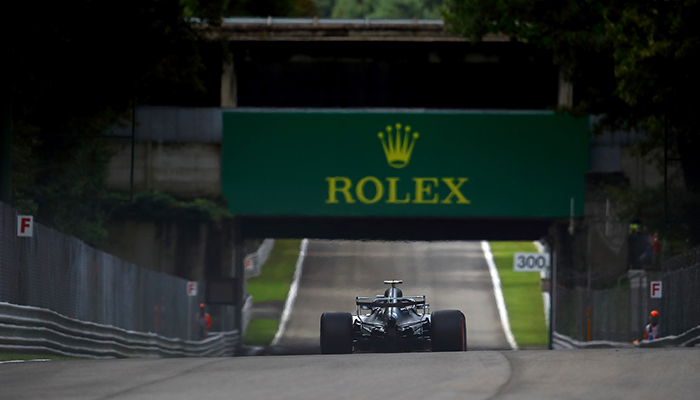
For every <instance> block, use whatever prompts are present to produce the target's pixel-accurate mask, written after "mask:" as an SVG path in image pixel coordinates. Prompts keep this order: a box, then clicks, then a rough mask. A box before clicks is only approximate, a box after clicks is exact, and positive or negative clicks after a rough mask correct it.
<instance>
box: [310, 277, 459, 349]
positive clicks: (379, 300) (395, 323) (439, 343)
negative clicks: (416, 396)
mask: <svg viewBox="0 0 700 400" xmlns="http://www.w3.org/2000/svg"><path fill="white" fill-rule="evenodd" d="M384 283H385V284H390V285H391V287H390V288H388V289H387V290H386V291H385V292H384V295H377V296H375V297H356V298H355V308H356V310H355V315H354V316H353V315H352V314H350V313H348V312H327V313H323V314H322V315H321V353H322V354H347V353H352V352H353V351H375V352H399V351H419V350H432V351H466V350H467V324H466V318H465V317H464V314H462V312H461V311H459V310H443V311H435V312H433V313H432V314H431V313H430V306H429V305H428V304H426V303H425V296H404V295H403V293H402V291H401V289H399V288H397V287H396V285H397V284H400V283H403V282H402V281H400V280H391V281H384Z"/></svg>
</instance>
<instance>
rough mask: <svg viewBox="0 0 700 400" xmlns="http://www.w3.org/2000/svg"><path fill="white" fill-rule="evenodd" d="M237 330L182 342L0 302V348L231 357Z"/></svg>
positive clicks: (65, 353) (74, 353)
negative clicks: (199, 339)
mask: <svg viewBox="0 0 700 400" xmlns="http://www.w3.org/2000/svg"><path fill="white" fill-rule="evenodd" d="M238 338H239V334H238V331H231V332H218V333H210V336H209V337H208V338H207V339H204V340H201V341H188V340H182V339H174V338H167V337H164V336H160V335H157V334H155V333H143V332H135V331H129V330H125V329H121V328H117V327H113V326H108V325H101V324H96V323H93V322H85V321H80V320H77V319H73V318H69V317H66V316H64V315H61V314H59V313H57V312H55V311H51V310H47V309H44V308H39V307H30V306H20V305H15V304H10V303H4V302H0V350H6V351H7V350H9V351H23V352H39V353H46V354H55V355H62V356H71V357H82V358H125V357H146V358H156V357H225V356H233V355H234V349H235V347H236V343H237V341H238Z"/></svg>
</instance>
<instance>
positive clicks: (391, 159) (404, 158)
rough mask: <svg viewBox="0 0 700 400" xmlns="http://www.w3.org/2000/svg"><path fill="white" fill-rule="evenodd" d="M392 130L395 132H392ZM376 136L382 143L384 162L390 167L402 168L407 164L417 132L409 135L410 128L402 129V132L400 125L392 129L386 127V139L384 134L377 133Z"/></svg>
mask: <svg viewBox="0 0 700 400" xmlns="http://www.w3.org/2000/svg"><path fill="white" fill-rule="evenodd" d="M394 128H395V129H396V131H394ZM392 132H393V136H392ZM377 136H379V140H381V141H382V147H384V154H385V155H386V161H387V163H389V165H390V166H392V167H394V168H403V167H405V166H407V165H408V162H409V161H410V160H411V153H412V152H413V146H414V145H415V144H416V140H417V139H418V132H413V134H411V127H410V126H405V127H403V132H402V129H401V124H396V125H394V127H392V126H391V125H389V126H387V127H386V137H385V134H384V132H379V134H378V135H377Z"/></svg>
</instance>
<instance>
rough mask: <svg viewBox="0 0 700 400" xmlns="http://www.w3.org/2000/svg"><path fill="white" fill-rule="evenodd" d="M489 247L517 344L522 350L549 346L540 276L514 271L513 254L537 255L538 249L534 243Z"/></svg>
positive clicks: (500, 243) (515, 243)
mask: <svg viewBox="0 0 700 400" xmlns="http://www.w3.org/2000/svg"><path fill="white" fill-rule="evenodd" d="M490 245H491V251H492V252H493V258H494V261H495V262H496V268H497V269H498V275H499V276H500V278H501V286H502V289H503V298H504V300H505V302H506V308H507V309H508V319H509V320H510V328H511V331H512V332H513V336H515V341H516V342H517V343H518V346H520V347H527V346H546V345H547V341H548V339H549V336H548V332H547V323H546V321H545V319H544V305H543V303H542V290H541V289H540V274H539V273H535V272H514V271H513V253H516V252H536V251H537V249H536V248H535V246H534V245H533V244H532V242H490Z"/></svg>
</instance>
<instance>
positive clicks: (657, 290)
mask: <svg viewBox="0 0 700 400" xmlns="http://www.w3.org/2000/svg"><path fill="white" fill-rule="evenodd" d="M651 298H652V299H660V298H661V281H651Z"/></svg>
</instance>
